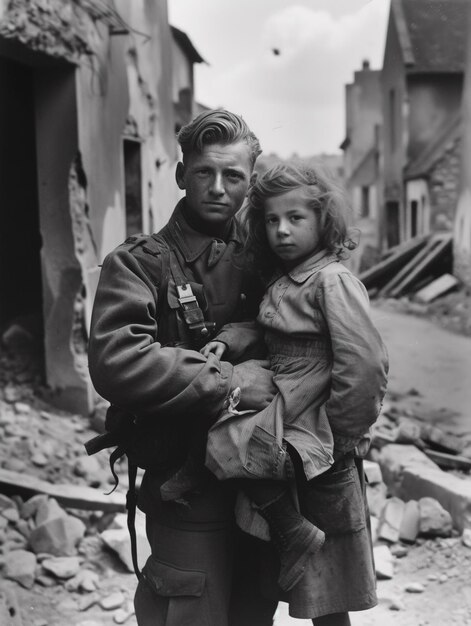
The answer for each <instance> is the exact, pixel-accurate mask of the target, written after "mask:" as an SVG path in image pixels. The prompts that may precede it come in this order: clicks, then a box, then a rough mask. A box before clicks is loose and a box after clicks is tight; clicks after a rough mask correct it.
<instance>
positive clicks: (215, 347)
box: [200, 341, 227, 359]
mask: <svg viewBox="0 0 471 626" xmlns="http://www.w3.org/2000/svg"><path fill="white" fill-rule="evenodd" d="M226 349H227V346H226V344H225V343H223V342H222V341H209V342H208V343H207V344H206V345H205V346H203V347H202V348H201V350H200V352H201V354H202V355H203V356H205V357H206V358H208V356H209V354H210V352H212V353H213V354H214V356H217V358H218V359H220V358H221V357H222V355H223V354H224V352H225V351H226Z"/></svg>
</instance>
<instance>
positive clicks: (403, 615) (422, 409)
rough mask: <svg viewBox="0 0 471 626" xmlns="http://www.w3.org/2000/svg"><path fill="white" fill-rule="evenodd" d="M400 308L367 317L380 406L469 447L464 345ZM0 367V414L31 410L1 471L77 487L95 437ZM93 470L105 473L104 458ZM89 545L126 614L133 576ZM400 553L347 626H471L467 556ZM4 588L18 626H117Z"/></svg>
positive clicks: (458, 548)
mask: <svg viewBox="0 0 471 626" xmlns="http://www.w3.org/2000/svg"><path fill="white" fill-rule="evenodd" d="M398 308H399V307H398V306H396V305H395V304H394V303H391V302H387V303H385V302H383V303H381V305H380V306H378V305H375V306H374V307H373V316H374V319H375V321H376V323H377V325H378V327H379V329H380V331H381V333H382V335H383V337H384V339H385V342H386V344H387V347H388V351H389V354H390V362H391V371H390V390H389V392H388V398H387V401H388V402H389V403H394V404H395V406H397V407H398V409H399V410H400V411H401V412H403V413H404V414H406V415H410V416H415V417H418V418H419V419H423V420H427V421H432V422H434V423H436V424H438V425H440V427H441V428H443V429H444V430H446V431H449V432H454V433H458V434H460V435H461V436H463V437H467V438H471V415H470V413H469V406H470V399H471V386H470V385H469V382H470V380H469V372H471V337H468V336H465V334H458V333H457V332H453V333H452V332H451V331H450V330H448V329H446V328H444V326H447V324H444V323H443V321H441V322H440V323H438V322H437V319H434V320H432V321H430V319H427V317H425V316H424V315H423V314H421V315H419V316H418V315H417V312H413V313H414V314H413V315H411V314H410V312H409V313H405V312H404V310H402V311H398V310H397V309H398ZM448 326H449V325H448ZM461 328H463V327H461ZM455 330H459V328H458V329H455ZM0 361H1V362H3V367H2V368H0V381H1V382H2V387H3V403H2V407H5V406H7V405H8V406H11V407H14V405H15V402H18V401H20V402H25V403H27V404H28V405H29V406H30V407H31V411H30V412H29V414H28V413H25V414H21V412H20V413H17V412H16V411H13V408H12V409H11V411H9V410H7V411H6V414H10V413H11V414H13V413H15V416H16V418H15V421H14V423H13V424H12V423H11V419H6V418H5V415H2V416H0V429H3V432H2V433H0V434H1V435H2V436H1V437H0V458H1V459H2V461H1V465H2V466H3V467H5V466H7V467H8V465H9V464H10V465H12V464H13V466H15V461H14V459H15V458H16V459H17V460H16V466H17V469H20V468H23V469H22V471H31V472H34V473H35V474H39V475H41V476H43V477H44V478H48V479H49V480H52V481H58V482H64V481H70V482H74V483H80V482H81V481H83V478H82V477H80V476H78V475H77V473H76V471H75V470H74V467H75V463H76V461H77V459H78V458H79V457H80V456H81V455H83V448H82V445H83V442H84V441H85V440H86V439H87V438H88V437H90V436H91V435H92V434H94V433H93V432H92V431H91V430H90V429H89V428H88V425H87V423H86V420H85V418H83V417H81V416H71V415H68V414H65V413H61V412H59V411H56V410H55V409H53V408H52V407H51V406H50V405H49V404H48V402H47V394H45V393H39V395H38V393H34V392H35V391H36V392H38V390H40V384H39V379H38V376H37V372H36V371H35V370H34V368H25V366H24V363H21V360H18V361H15V360H13V361H12V360H11V357H8V358H7V357H6V356H5V355H1V354H0ZM41 396H42V397H41ZM4 413H5V412H4ZM2 419H3V422H2ZM9 433H10V434H9ZM5 434H7V435H8V437H5ZM46 439H47V440H48V441H50V442H52V443H49V444H48V445H49V446H50V448H49V449H47V450H44V449H43V448H42V443H43V442H44V441H45V440H46ZM12 442H14V444H13V443H12ZM42 452H44V453H47V454H48V455H49V456H50V458H53V459H54V460H53V462H50V463H47V464H41V457H40V455H41V453H42ZM34 459H35V461H36V462H34ZM38 459H39V461H40V462H39V464H38V463H37V461H38ZM101 461H102V464H103V466H104V464H105V462H106V458H105V457H103V458H102V459H101ZM104 469H105V468H104V467H103V470H104ZM470 479H471V478H470ZM97 482H98V483H99V480H98V481H97ZM105 482H106V479H105ZM124 482H125V481H124ZM101 488H103V485H101ZM100 523H103V520H101V521H100V517H99V516H96V515H95V516H94V519H92V522H91V523H90V526H89V533H90V535H91V536H93V532H95V531H94V529H96V528H98V527H99V525H100ZM92 544H93V541H91V543H90V546H89V547H90V550H91V552H90V554H87V553H86V551H84V553H83V555H82V556H83V558H84V560H85V561H87V563H88V564H89V565H90V564H91V565H92V566H93V568H94V569H95V570H96V571H98V572H99V574H100V590H99V592H100V596H102V597H103V596H106V595H108V594H109V593H111V592H118V591H121V592H123V594H124V604H123V606H125V604H126V602H129V601H130V600H131V598H132V595H133V591H134V587H135V582H136V581H135V578H134V575H133V574H131V573H129V572H127V571H126V570H125V568H124V567H123V566H122V565H120V562H119V561H118V559H117V558H116V557H115V556H114V555H113V554H111V553H108V552H100V553H99V558H95V560H94V559H93V549H92V547H93V546H92ZM405 552H406V554H404V555H403V556H402V557H401V558H397V561H396V565H395V575H394V578H393V579H392V580H385V581H378V593H379V597H380V604H379V606H378V607H376V608H374V609H372V610H370V611H365V612H362V613H355V614H352V623H353V625H354V626H373V625H380V626H390V625H394V626H421V625H422V626H443V625H444V624H447V625H448V624H454V625H456V626H465V625H467V624H471V587H470V586H469V580H471V548H467V547H465V546H464V545H462V543H461V541H460V538H459V537H457V536H456V537H453V538H451V539H434V540H422V541H420V542H419V543H418V544H416V545H414V546H408V547H407V550H405ZM413 583H419V586H414V585H413V586H412V587H411V589H413V590H415V592H414V591H407V590H406V588H407V587H410V585H411V584H413ZM11 584H12V586H13V589H14V591H15V594H16V597H17V599H18V604H19V607H20V611H21V616H22V619H23V626H63V625H64V624H70V625H79V624H81V625H82V626H85V625H87V626H92V625H93V626H99V625H103V626H108V625H110V624H113V623H116V622H115V621H114V616H115V612H114V611H104V610H103V609H102V608H100V607H99V606H98V605H97V604H92V606H91V607H90V608H89V609H88V610H80V608H82V609H84V607H85V606H86V603H87V602H90V603H91V599H93V595H92V594H78V593H76V592H69V591H67V590H66V588H65V585H64V584H62V583H61V584H55V585H53V586H51V587H42V586H40V585H38V584H35V585H34V587H33V588H32V589H30V590H28V589H24V588H22V587H20V586H19V585H17V584H16V583H11ZM125 623H126V624H127V625H128V626H135V624H136V622H135V618H134V617H133V616H131V617H129V618H128V619H127V620H126V622H125ZM309 623H310V622H309V621H304V620H295V619H292V618H289V617H288V616H287V610H286V605H280V607H279V610H278V613H277V616H276V621H275V624H276V626H296V625H299V626H304V624H306V625H307V624H309ZM247 626H256V625H247Z"/></svg>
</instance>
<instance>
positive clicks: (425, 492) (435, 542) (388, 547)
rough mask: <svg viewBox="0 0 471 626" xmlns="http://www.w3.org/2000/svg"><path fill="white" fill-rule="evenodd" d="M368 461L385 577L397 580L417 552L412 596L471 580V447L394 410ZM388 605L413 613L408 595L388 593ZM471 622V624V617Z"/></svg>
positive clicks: (380, 570) (379, 566)
mask: <svg viewBox="0 0 471 626" xmlns="http://www.w3.org/2000/svg"><path fill="white" fill-rule="evenodd" d="M368 457H369V458H368V460H366V461H365V472H366V475H367V499H368V506H369V509H370V513H371V529H372V537H373V542H374V557H375V567H376V574H377V578H378V580H382V581H389V580H392V579H393V578H394V577H395V574H396V568H397V567H398V564H399V563H402V562H403V559H404V557H407V555H409V554H410V553H411V552H413V553H414V559H415V560H417V558H418V555H419V563H416V564H415V569H416V572H415V575H414V572H412V573H411V580H410V581H409V582H408V583H407V584H406V585H404V586H403V591H404V592H408V593H422V592H424V591H425V589H426V586H427V585H428V584H433V583H434V582H436V583H437V584H443V583H444V582H446V581H447V580H449V579H450V578H453V577H460V576H461V577H463V581H465V580H466V581H467V580H468V577H469V575H470V573H471V477H470V475H469V472H470V470H471V445H470V442H469V441H467V440H466V439H461V438H457V437H455V436H453V435H450V434H448V433H445V432H444V431H442V430H441V429H439V428H437V427H434V426H431V425H429V424H425V423H421V422H420V420H417V419H412V418H411V417H408V416H404V415H401V414H399V412H398V411H397V410H396V409H395V407H391V406H389V407H386V408H385V410H384V411H383V413H382V415H381V417H380V419H379V420H378V423H377V424H376V426H375V428H374V432H373V441H372V448H371V449H370V452H369V455H368ZM444 470H448V471H444ZM418 550H420V552H417V551H418ZM413 569H414V568H412V570H413ZM409 570H411V567H409ZM417 572H418V573H419V576H417V575H416V574H417ZM386 603H387V605H388V607H389V608H390V609H392V610H400V609H403V608H405V606H404V602H403V599H402V598H401V596H400V594H399V595H398V594H392V595H388V594H386ZM466 611H467V609H466ZM466 618H467V619H468V618H469V619H470V620H471V614H469V615H468V614H467V615H466Z"/></svg>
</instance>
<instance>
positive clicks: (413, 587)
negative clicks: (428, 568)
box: [404, 583, 425, 593]
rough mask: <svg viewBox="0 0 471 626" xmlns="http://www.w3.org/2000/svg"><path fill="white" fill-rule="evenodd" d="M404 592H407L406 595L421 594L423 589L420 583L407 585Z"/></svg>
mask: <svg viewBox="0 0 471 626" xmlns="http://www.w3.org/2000/svg"><path fill="white" fill-rule="evenodd" d="M404 591H407V592H408V593H423V592H424V591H425V587H424V585H422V583H409V584H408V585H406V586H405V588H404Z"/></svg>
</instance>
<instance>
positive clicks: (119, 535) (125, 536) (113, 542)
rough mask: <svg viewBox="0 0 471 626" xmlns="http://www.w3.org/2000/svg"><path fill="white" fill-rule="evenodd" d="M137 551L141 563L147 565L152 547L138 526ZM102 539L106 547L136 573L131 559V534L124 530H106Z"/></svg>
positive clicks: (102, 534)
mask: <svg viewBox="0 0 471 626" xmlns="http://www.w3.org/2000/svg"><path fill="white" fill-rule="evenodd" d="M136 536H137V551H138V561H139V563H145V561H147V559H148V558H149V556H150V552H151V551H150V546H149V542H148V541H147V536H146V534H145V531H143V529H142V528H140V527H139V526H138V525H137V524H136ZM100 537H101V538H102V539H103V541H104V542H105V543H106V545H107V546H108V547H109V548H111V549H112V550H113V551H114V552H116V553H117V555H118V556H119V558H120V559H121V561H122V562H123V563H124V564H125V565H126V567H127V569H128V570H129V571H130V572H133V571H134V568H133V565H132V557H131V544H130V541H129V532H128V531H127V529H124V528H116V529H109V530H105V531H103V532H102V533H101V535H100Z"/></svg>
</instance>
